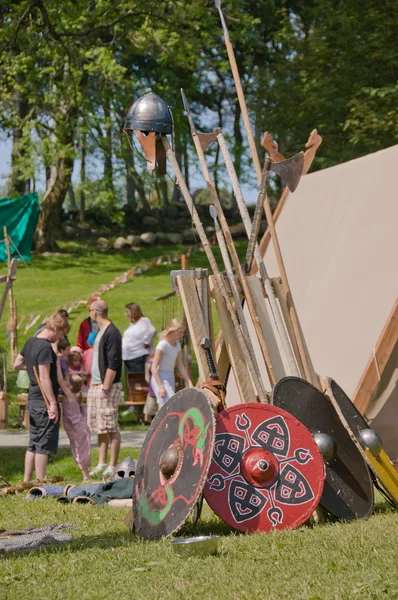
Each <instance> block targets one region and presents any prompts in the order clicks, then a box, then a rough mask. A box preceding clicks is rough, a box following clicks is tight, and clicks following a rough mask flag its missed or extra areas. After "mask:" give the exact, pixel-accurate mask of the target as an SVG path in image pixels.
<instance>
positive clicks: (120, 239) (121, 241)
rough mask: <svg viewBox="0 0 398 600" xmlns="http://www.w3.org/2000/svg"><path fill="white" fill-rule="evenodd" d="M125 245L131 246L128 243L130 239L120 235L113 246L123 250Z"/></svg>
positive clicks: (115, 248)
mask: <svg viewBox="0 0 398 600" xmlns="http://www.w3.org/2000/svg"><path fill="white" fill-rule="evenodd" d="M125 246H129V243H128V241H127V240H126V239H125V238H124V237H118V238H116V240H115V241H114V242H113V248H114V250H121V249H122V248H124V247H125Z"/></svg>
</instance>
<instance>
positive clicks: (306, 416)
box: [272, 377, 374, 520]
mask: <svg viewBox="0 0 398 600" xmlns="http://www.w3.org/2000/svg"><path fill="white" fill-rule="evenodd" d="M272 399H273V403H274V404H275V405H276V406H278V407H280V408H283V409H285V410H287V411H289V412H291V413H292V414H293V415H294V416H295V417H297V419H299V420H300V421H301V422H302V423H304V425H305V426H306V427H307V428H308V429H309V431H310V432H311V433H312V434H313V435H314V436H315V437H319V438H320V442H319V443H320V448H321V444H322V445H323V446H324V447H325V449H326V454H325V465H326V481H325V487H324V490H323V494H322V498H321V501H320V504H321V505H322V506H323V507H324V508H326V510H328V511H329V512H330V513H331V514H332V515H334V516H335V517H338V518H339V519H345V520H351V519H354V518H356V517H367V516H369V515H371V514H372V512H373V506H374V494H373V485H372V479H371V476H370V473H369V471H368V468H367V466H366V464H365V462H364V460H363V457H362V454H361V453H360V451H359V450H358V448H357V447H356V445H355V444H354V442H353V441H352V439H351V437H350V435H349V433H348V432H347V430H346V429H345V427H344V426H343V424H342V423H341V421H340V419H339V417H338V415H337V413H336V411H335V410H334V408H333V406H332V404H331V403H330V402H329V400H328V399H327V398H326V396H324V395H323V394H322V393H321V392H320V391H319V390H318V389H317V388H316V387H314V386H313V385H311V384H310V383H308V382H307V381H304V379H300V378H299V377H284V378H283V379H281V380H280V381H278V383H277V384H276V386H275V388H274V391H273V394H272ZM319 434H323V435H319ZM325 439H326V442H327V441H328V440H329V441H330V442H331V443H330V444H329V443H325ZM331 447H332V448H333V452H329V451H330V448H331Z"/></svg>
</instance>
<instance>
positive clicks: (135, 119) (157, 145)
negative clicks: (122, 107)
mask: <svg viewBox="0 0 398 600" xmlns="http://www.w3.org/2000/svg"><path fill="white" fill-rule="evenodd" d="M173 130H174V123H173V115H172V112H171V110H170V108H169V107H168V106H167V104H166V102H165V101H164V100H163V99H162V98H160V96H157V95H156V94H154V93H153V92H150V93H149V94H145V96H141V98H138V100H136V101H135V102H134V104H133V105H132V106H131V107H130V108H129V110H128V113H127V117H126V121H125V123H124V132H125V133H126V134H127V137H128V138H129V142H130V146H131V147H132V146H133V135H135V136H136V138H137V139H138V141H139V142H140V144H141V147H142V149H143V150H144V153H145V158H146V161H147V170H148V171H153V170H154V169H155V168H156V165H157V166H158V173H159V175H165V174H166V151H165V149H164V146H163V143H162V139H161V137H162V135H167V134H171V135H172V136H173Z"/></svg>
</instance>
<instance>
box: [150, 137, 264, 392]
mask: <svg viewBox="0 0 398 600" xmlns="http://www.w3.org/2000/svg"><path fill="white" fill-rule="evenodd" d="M161 140H162V143H163V147H164V149H165V151H166V154H167V157H168V159H169V161H170V164H171V166H172V168H173V171H174V173H175V175H176V177H177V182H178V185H179V187H180V190H181V193H182V195H183V197H184V200H185V203H186V205H187V207H188V210H189V213H190V215H191V217H192V220H193V222H194V224H195V227H196V230H197V232H198V235H199V238H200V241H201V243H202V246H203V249H204V251H205V253H206V256H207V259H208V261H209V263H210V266H211V268H212V271H213V273H214V275H215V278H216V283H217V286H218V287H219V289H220V292H221V295H222V298H223V300H224V302H225V305H226V307H227V309H228V312H229V314H230V317H231V320H232V323H233V326H234V329H235V332H236V336H237V338H238V342H239V345H240V346H241V348H242V349H244V352H245V360H246V364H247V367H248V370H249V373H250V376H251V378H252V380H253V383H254V387H255V390H256V394H257V396H258V397H259V399H260V401H261V402H267V394H266V392H265V390H264V386H263V384H262V381H261V377H260V375H259V368H258V365H257V363H255V362H254V361H253V360H252V357H251V354H250V351H249V349H248V340H246V339H245V338H244V336H243V335H242V331H241V329H240V323H239V321H238V318H237V316H236V313H235V310H234V308H233V306H232V304H231V301H230V298H229V293H228V290H227V288H226V286H225V283H224V281H223V278H222V275H221V273H220V270H219V268H218V265H217V261H216V259H215V257H214V254H213V252H212V250H211V247H210V243H209V240H208V239H207V236H206V233H205V230H204V227H203V225H202V223H201V220H200V217H199V215H198V211H197V210H196V208H195V205H194V203H193V199H192V196H191V194H190V193H189V190H188V187H187V184H186V183H185V180H184V177H183V175H182V173H181V169H180V167H179V165H178V162H177V159H176V157H175V155H174V152H173V150H172V149H171V147H170V144H169V142H168V140H167V137H166V136H165V135H162V136H161ZM249 343H250V342H249Z"/></svg>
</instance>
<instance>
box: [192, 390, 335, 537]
mask: <svg viewBox="0 0 398 600" xmlns="http://www.w3.org/2000/svg"><path fill="white" fill-rule="evenodd" d="M324 478H325V467H324V463H323V459H322V456H321V454H320V452H319V450H318V448H317V446H316V444H315V442H314V439H313V437H312V436H311V435H310V433H309V432H308V431H307V429H306V428H305V427H304V425H302V424H301V423H300V422H299V421H298V420H297V419H296V418H295V417H293V416H292V415H290V414H289V413H287V412H285V411H284V410H281V409H280V408H276V407H275V406H271V405H269V404H259V403H257V402H249V403H247V404H241V405H237V406H233V407H231V408H227V409H226V410H224V411H222V412H221V413H220V414H219V415H218V417H217V421H216V442H215V448H214V455H213V461H212V463H211V467H210V471H209V477H208V480H207V484H206V487H205V491H204V496H205V499H206V501H207V503H208V504H209V506H210V508H211V509H212V510H213V511H214V512H215V513H216V515H218V516H219V517H221V519H223V521H225V522H226V523H228V524H229V525H231V526H232V527H234V528H235V529H237V530H238V531H247V532H254V531H272V530H273V529H288V528H289V529H292V528H294V527H298V526H299V525H301V524H302V523H304V522H305V521H306V520H307V519H308V518H309V517H310V516H311V514H312V512H313V511H314V510H315V508H316V507H317V505H318V503H319V499H320V497H321V495H322V490H323V483H324Z"/></svg>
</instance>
